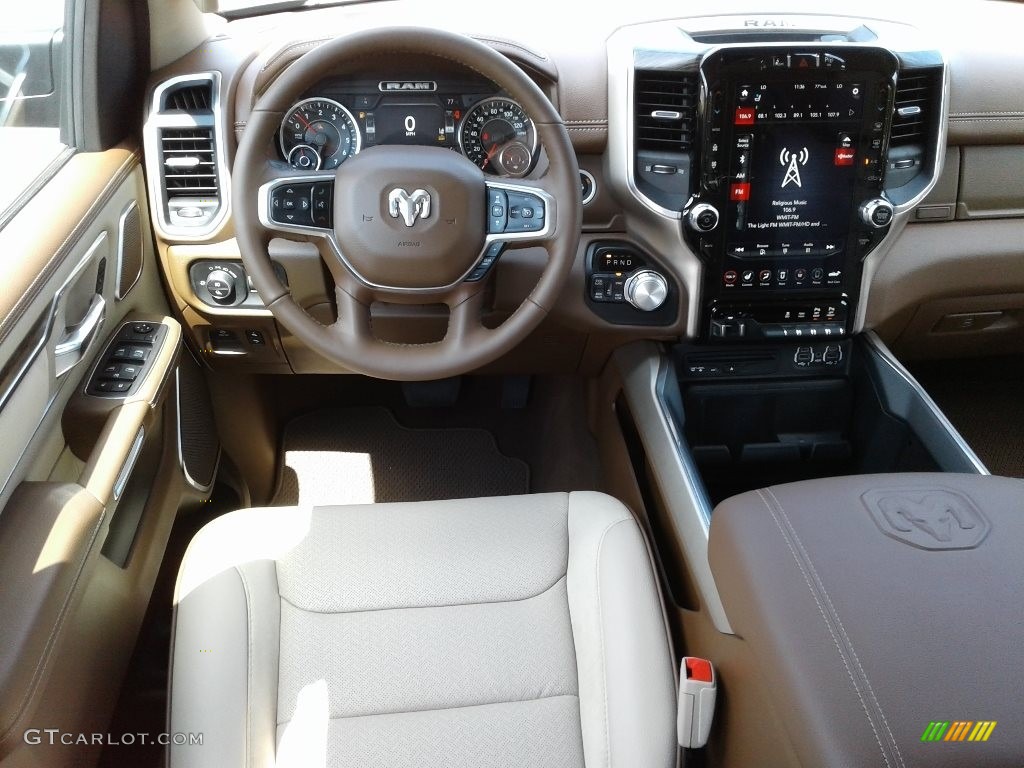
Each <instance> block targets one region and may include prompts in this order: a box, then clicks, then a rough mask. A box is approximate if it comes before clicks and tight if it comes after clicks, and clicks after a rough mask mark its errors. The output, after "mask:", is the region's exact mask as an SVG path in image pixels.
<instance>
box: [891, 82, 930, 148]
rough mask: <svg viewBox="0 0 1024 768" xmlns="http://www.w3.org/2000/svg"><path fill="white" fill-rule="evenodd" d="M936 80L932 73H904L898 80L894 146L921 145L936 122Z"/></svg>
mask: <svg viewBox="0 0 1024 768" xmlns="http://www.w3.org/2000/svg"><path fill="white" fill-rule="evenodd" d="M935 91H936V88H935V77H934V75H933V74H932V73H930V72H901V73H900V75H899V77H898V79H897V80H896V107H895V112H894V113H893V117H892V135H891V137H890V140H889V143H890V146H894V147H899V146H906V145H908V144H920V143H921V142H923V141H924V139H925V134H926V133H927V131H928V126H929V124H930V123H931V119H932V110H933V109H934V108H935V98H936V92H935Z"/></svg>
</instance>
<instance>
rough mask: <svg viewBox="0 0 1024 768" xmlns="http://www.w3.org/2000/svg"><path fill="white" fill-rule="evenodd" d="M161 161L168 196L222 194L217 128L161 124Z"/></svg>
mask: <svg viewBox="0 0 1024 768" xmlns="http://www.w3.org/2000/svg"><path fill="white" fill-rule="evenodd" d="M160 162H161V163H162V165H163V176H164V190H165V191H166V192H167V198H168V199H171V198H173V197H176V196H180V195H189V196H197V197H208V198H219V196H220V195H219V187H218V180H217V142H216V137H215V136H214V132H213V128H161V129H160Z"/></svg>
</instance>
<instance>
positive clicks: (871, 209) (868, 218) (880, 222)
mask: <svg viewBox="0 0 1024 768" xmlns="http://www.w3.org/2000/svg"><path fill="white" fill-rule="evenodd" d="M894 214H895V210H894V209H893V207H892V203H890V202H889V201H888V200H884V199H883V198H881V197H876V198H874V199H873V200H868V201H867V202H866V203H864V204H863V205H862V206H861V207H860V218H861V221H863V222H864V223H865V224H866V225H867V226H869V227H871V228H872V229H883V228H885V227H887V226H889V224H891V223H892V217H893V215H894Z"/></svg>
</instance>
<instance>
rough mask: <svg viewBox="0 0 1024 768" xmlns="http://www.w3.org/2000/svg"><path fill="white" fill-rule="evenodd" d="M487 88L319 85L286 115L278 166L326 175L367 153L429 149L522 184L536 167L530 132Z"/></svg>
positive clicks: (427, 83) (394, 82)
mask: <svg viewBox="0 0 1024 768" xmlns="http://www.w3.org/2000/svg"><path fill="white" fill-rule="evenodd" d="M490 88H491V87H490V86H489V85H488V84H487V83H484V82H481V83H474V82H472V81H470V82H458V81H453V80H451V79H442V78H438V79H395V78H390V79H378V80H376V81H364V80H356V81H333V82H332V81H328V82H325V83H322V84H320V85H318V86H317V87H316V88H315V89H313V91H312V92H311V93H312V95H310V96H308V97H306V98H303V99H302V100H300V101H299V102H297V103H296V104H294V105H293V106H292V107H291V108H290V109H289V110H288V111H287V112H286V113H285V116H284V118H283V119H282V121H281V130H280V132H279V148H280V152H281V158H282V159H283V160H286V161H287V162H288V163H289V164H290V165H291V166H292V167H293V168H295V169H296V170H300V171H319V170H333V169H335V168H337V167H339V166H340V165H341V164H342V163H344V162H345V161H346V160H347V159H349V158H350V157H352V156H353V155H356V154H358V153H359V152H360V151H361V150H362V149H364V148H368V147H372V146H377V145H388V144H405V145H418V146H433V147H442V148H445V149H451V150H452V151H455V152H459V153H461V154H463V155H465V156H466V157H467V158H469V159H470V160H471V161H472V162H473V163H474V164H475V165H477V166H478V167H480V168H481V169H482V170H483V171H484V173H488V174H492V175H496V176H507V177H513V178H519V177H523V176H525V175H527V174H528V173H529V172H530V171H531V170H532V169H533V167H534V163H535V161H536V152H537V132H536V130H535V129H534V127H533V122H532V120H530V118H529V116H527V114H526V113H525V112H524V111H523V108H522V107H521V106H520V105H519V104H518V103H516V102H515V101H514V100H512V99H510V98H508V97H507V96H504V95H502V94H496V93H494V92H493V91H492V90H490Z"/></svg>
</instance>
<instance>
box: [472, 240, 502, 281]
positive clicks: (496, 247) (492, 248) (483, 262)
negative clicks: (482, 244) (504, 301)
mask: <svg viewBox="0 0 1024 768" xmlns="http://www.w3.org/2000/svg"><path fill="white" fill-rule="evenodd" d="M504 248H505V244H504V243H503V242H501V241H500V240H498V241H496V242H493V243H491V244H490V245H489V246H487V250H486V251H485V252H484V257H483V258H482V259H480V263H479V264H477V265H476V268H475V269H474V270H473V271H472V272H471V273H470V275H469V277H467V278H466V282H467V283H475V282H477V281H478V280H483V279H484V278H485V277H486V276H487V273H488V272H490V271H491V267H493V266H494V263H495V262H496V261H497V260H498V257H499V256H501V252H502V250H503V249H504Z"/></svg>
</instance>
